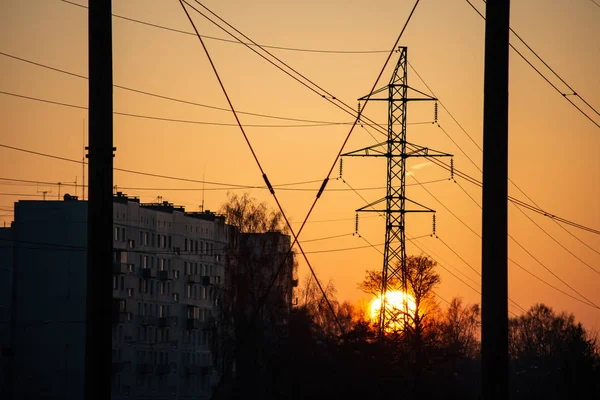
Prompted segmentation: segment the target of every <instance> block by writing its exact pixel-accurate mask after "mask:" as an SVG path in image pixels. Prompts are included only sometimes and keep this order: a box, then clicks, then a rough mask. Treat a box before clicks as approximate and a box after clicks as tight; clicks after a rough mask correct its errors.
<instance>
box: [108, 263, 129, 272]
mask: <svg viewBox="0 0 600 400" xmlns="http://www.w3.org/2000/svg"><path fill="white" fill-rule="evenodd" d="M112 268H113V274H114V275H123V274H126V273H127V271H128V270H129V267H128V266H127V263H122V262H118V261H113V264H112Z"/></svg>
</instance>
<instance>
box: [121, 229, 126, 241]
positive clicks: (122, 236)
mask: <svg viewBox="0 0 600 400" xmlns="http://www.w3.org/2000/svg"><path fill="white" fill-rule="evenodd" d="M126 240H127V238H126V237H125V228H121V242H125V241H126Z"/></svg>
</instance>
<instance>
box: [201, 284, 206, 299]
mask: <svg viewBox="0 0 600 400" xmlns="http://www.w3.org/2000/svg"><path fill="white" fill-rule="evenodd" d="M202 300H206V286H202Z"/></svg>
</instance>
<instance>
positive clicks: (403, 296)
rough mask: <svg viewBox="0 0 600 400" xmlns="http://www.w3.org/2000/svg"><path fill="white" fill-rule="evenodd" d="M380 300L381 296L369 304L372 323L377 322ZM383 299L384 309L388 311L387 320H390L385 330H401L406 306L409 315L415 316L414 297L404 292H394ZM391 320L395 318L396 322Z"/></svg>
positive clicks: (388, 293)
mask: <svg viewBox="0 0 600 400" xmlns="http://www.w3.org/2000/svg"><path fill="white" fill-rule="evenodd" d="M381 298H382V296H378V297H376V298H375V299H374V300H373V301H372V302H371V320H372V321H373V322H377V321H379V313H380V311H381ZM385 299H386V301H385V308H386V310H387V311H388V320H391V322H390V323H389V325H388V327H387V328H388V329H391V330H395V329H401V328H402V326H403V323H404V318H403V317H402V315H403V313H404V312H405V310H406V307H407V306H408V314H409V315H414V314H415V311H416V308H417V306H416V303H415V299H414V297H413V296H411V295H410V294H407V293H406V292H402V291H394V292H387V294H386V296H385ZM389 317H392V318H389ZM393 318H396V320H395V321H393V320H392V319H393Z"/></svg>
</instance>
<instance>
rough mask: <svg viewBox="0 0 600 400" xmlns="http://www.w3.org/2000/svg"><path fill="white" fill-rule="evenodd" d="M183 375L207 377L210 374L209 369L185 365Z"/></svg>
mask: <svg viewBox="0 0 600 400" xmlns="http://www.w3.org/2000/svg"><path fill="white" fill-rule="evenodd" d="M185 373H186V374H187V375H201V376H204V375H208V374H209V373H210V368H209V367H203V366H200V365H186V366H185Z"/></svg>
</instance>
